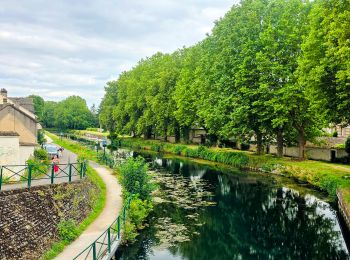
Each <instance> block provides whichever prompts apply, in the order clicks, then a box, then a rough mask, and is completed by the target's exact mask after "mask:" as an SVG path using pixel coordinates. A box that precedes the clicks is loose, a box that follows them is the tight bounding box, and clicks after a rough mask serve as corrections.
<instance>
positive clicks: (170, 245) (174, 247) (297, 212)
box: [116, 155, 348, 260]
mask: <svg viewBox="0 0 350 260" xmlns="http://www.w3.org/2000/svg"><path fill="white" fill-rule="evenodd" d="M144 156H145V155H144ZM145 157H147V159H148V161H150V162H151V164H152V165H153V166H152V168H153V169H154V170H155V172H156V173H155V176H156V179H157V181H158V182H159V183H160V184H159V185H160V190H161V192H160V193H159V194H158V195H157V198H156V202H157V203H156V205H155V208H154V212H153V213H152V214H151V216H150V218H149V226H148V227H147V228H145V229H144V230H143V231H142V232H141V234H140V235H139V236H138V239H137V241H136V242H135V243H134V244H133V245H130V246H128V247H121V248H120V249H119V250H118V252H117V254H116V258H117V259H124V260H126V259H152V260H160V259H162V260H163V259H164V260H168V259H169V260H170V259H193V260H194V259H218V260H219V259H220V260H221V259H348V250H347V247H346V243H345V240H344V237H343V234H342V232H341V227H340V225H339V221H338V218H337V212H336V211H335V210H334V209H333V208H332V207H331V206H330V205H329V204H328V203H327V202H325V201H324V200H323V199H322V194H317V193H316V196H315V192H314V191H312V190H310V189H307V188H304V187H300V186H297V185H294V186H293V184H292V183H290V181H288V180H286V181H285V182H284V181H283V180H282V181H281V180H279V179H276V178H275V177H273V176H268V175H262V174H254V173H242V172H239V171H237V170H236V171H233V170H227V169H226V170H218V169H216V168H212V167H209V166H205V165H201V164H197V163H193V162H190V161H183V160H180V159H174V158H173V159H162V158H160V157H157V156H154V155H153V156H149V155H148V156H145ZM291 187H292V188H291Z"/></svg>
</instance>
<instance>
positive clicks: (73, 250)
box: [55, 161, 123, 260]
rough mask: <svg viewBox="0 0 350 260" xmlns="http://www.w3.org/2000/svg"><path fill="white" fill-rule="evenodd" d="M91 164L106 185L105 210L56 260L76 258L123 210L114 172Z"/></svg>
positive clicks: (120, 189) (119, 187) (93, 163)
mask: <svg viewBox="0 0 350 260" xmlns="http://www.w3.org/2000/svg"><path fill="white" fill-rule="evenodd" d="M89 164H90V166H91V167H92V168H94V169H95V170H96V171H97V173H98V174H99V175H100V177H101V178H102V180H103V181H104V183H105V184H106V205H105V208H104V209H103V211H102V213H101V214H100V216H99V217H98V218H97V219H96V220H95V221H94V222H93V223H92V224H91V225H90V226H89V227H88V228H87V229H86V230H85V231H84V232H83V233H82V234H81V235H80V236H79V237H78V238H77V239H76V240H75V241H74V242H73V243H71V244H70V245H68V246H67V247H66V248H65V249H64V251H63V252H62V253H61V254H59V255H58V256H57V257H56V258H55V259H62V260H68V259H73V258H74V257H76V256H77V255H78V254H79V253H80V252H81V251H83V250H84V249H85V248H87V247H88V246H89V245H90V244H91V243H92V242H93V241H94V240H96V239H97V238H98V237H99V236H100V235H101V233H103V232H104V231H105V230H106V229H107V228H108V226H109V225H110V224H111V223H112V222H113V221H114V220H115V219H116V217H117V216H118V214H119V212H120V210H121V208H122V204H123V201H122V196H121V195H122V188H121V186H120V185H119V183H118V181H117V178H116V177H115V176H113V174H112V171H111V170H109V169H107V168H106V167H103V166H101V165H99V164H97V163H95V162H92V161H90V162H89Z"/></svg>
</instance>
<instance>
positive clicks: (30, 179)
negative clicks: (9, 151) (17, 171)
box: [28, 165, 32, 188]
mask: <svg viewBox="0 0 350 260" xmlns="http://www.w3.org/2000/svg"><path fill="white" fill-rule="evenodd" d="M31 184H32V165H28V188H30V186H31Z"/></svg>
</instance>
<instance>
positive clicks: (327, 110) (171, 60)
mask: <svg viewBox="0 0 350 260" xmlns="http://www.w3.org/2000/svg"><path fill="white" fill-rule="evenodd" d="M349 3H350V2H349V1H348V0H345V1H344V0H317V1H313V2H308V1H303V0H243V1H241V3H240V4H238V5H234V6H233V7H232V8H231V10H230V11H229V12H228V13H227V14H226V15H225V16H224V17H223V18H222V19H220V20H219V21H217V22H216V23H215V26H214V28H213V30H212V33H211V34H210V35H208V36H207V37H206V38H205V39H204V40H203V41H201V42H199V43H197V44H196V45H194V46H191V47H189V48H182V49H179V50H177V51H175V52H174V53H171V54H163V53H156V54H154V55H153V56H151V57H147V58H144V59H142V60H141V61H140V62H139V63H138V64H137V65H136V66H135V67H133V68H132V69H131V70H129V71H126V72H123V73H122V74H121V75H120V77H119V78H118V80H116V81H113V82H109V83H107V87H106V94H105V97H104V99H103V101H102V103H101V113H100V122H101V124H102V125H103V126H104V127H105V128H107V129H109V130H110V131H112V132H114V133H122V134H132V135H134V136H141V135H143V136H144V137H146V138H150V137H151V136H152V135H157V136H162V137H164V138H166V137H167V136H168V135H173V136H175V139H176V141H180V137H182V138H183V140H187V139H188V133H189V129H190V128H193V127H202V128H204V129H205V130H206V131H207V133H208V136H209V137H211V140H212V141H214V142H217V141H220V140H227V139H235V140H239V141H246V140H255V142H256V143H257V150H258V153H262V151H263V146H264V144H268V143H271V141H272V140H275V141H276V143H277V146H278V154H279V155H282V152H283V146H284V145H285V144H286V143H287V144H292V143H295V144H298V145H299V148H300V149H299V155H300V156H301V157H303V156H304V147H305V143H306V141H307V140H313V138H315V136H317V135H319V134H320V132H321V131H320V130H321V129H322V128H323V127H324V126H327V125H328V124H330V123H343V124H348V123H349V122H350V112H349V111H350V89H349V88H350V13H349V12H350V11H349V10H350V8H349V7H350V4H349Z"/></svg>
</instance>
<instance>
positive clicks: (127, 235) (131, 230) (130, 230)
mask: <svg viewBox="0 0 350 260" xmlns="http://www.w3.org/2000/svg"><path fill="white" fill-rule="evenodd" d="M137 235H138V233H137V229H136V225H135V224H134V223H132V222H130V221H128V220H127V221H125V225H124V230H123V236H122V239H123V243H124V244H127V243H133V242H135V239H136V237H137Z"/></svg>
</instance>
